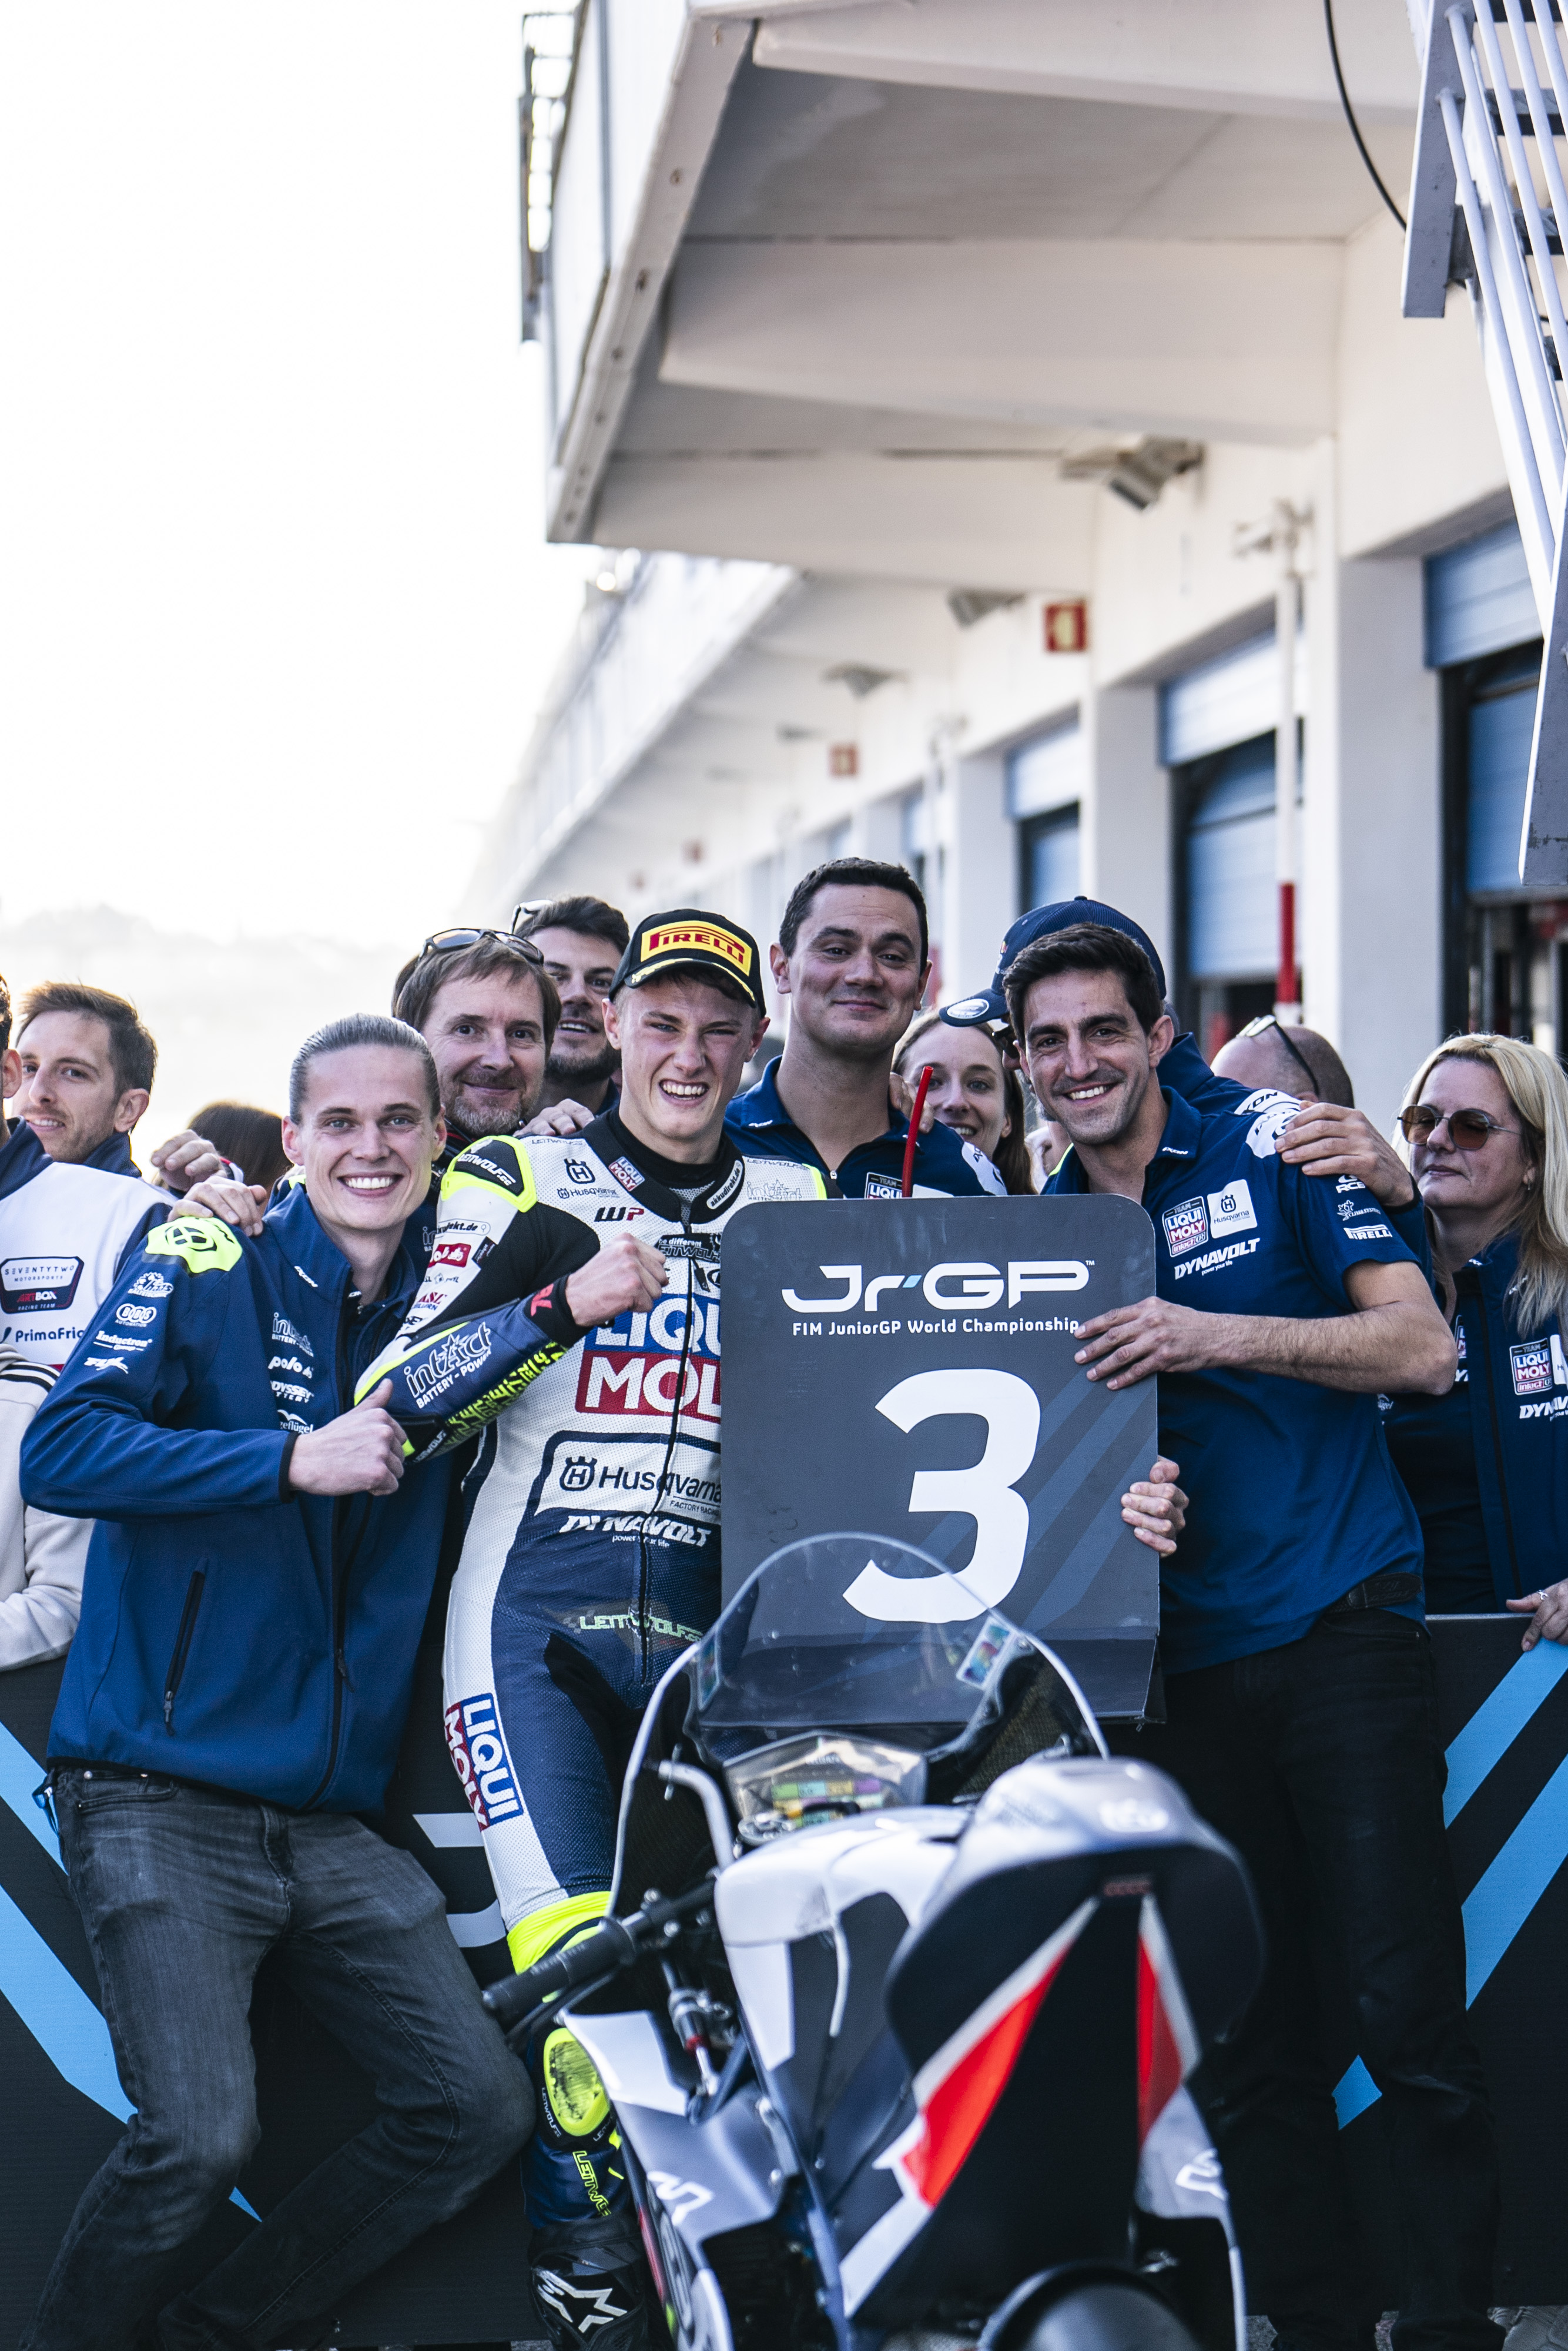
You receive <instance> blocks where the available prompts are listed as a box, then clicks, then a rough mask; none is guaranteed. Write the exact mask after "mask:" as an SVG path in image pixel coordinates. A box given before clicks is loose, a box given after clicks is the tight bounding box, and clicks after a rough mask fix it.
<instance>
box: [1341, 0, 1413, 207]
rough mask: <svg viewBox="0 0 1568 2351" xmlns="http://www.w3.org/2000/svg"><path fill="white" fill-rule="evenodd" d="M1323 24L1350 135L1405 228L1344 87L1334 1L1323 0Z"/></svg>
mask: <svg viewBox="0 0 1568 2351" xmlns="http://www.w3.org/2000/svg"><path fill="white" fill-rule="evenodd" d="M1323 23H1324V24H1325V25H1326V26H1328V36H1329V55H1330V57H1332V58H1333V78H1334V79H1335V81H1336V82H1337V83H1338V84H1339V102H1340V104H1341V105H1342V106H1343V109H1344V119H1345V120H1346V121H1347V122H1348V123H1349V125H1350V135H1351V137H1352V138H1353V139H1354V141H1355V144H1356V152H1357V153H1358V154H1359V155H1360V157H1361V160H1362V162H1364V164H1365V165H1366V168H1367V170H1368V171H1369V172H1371V174H1372V184H1373V186H1374V187H1375V189H1376V190H1377V193H1378V194H1379V195H1380V196H1381V197H1382V198H1383V201H1384V203H1385V204H1386V205H1387V206H1388V209H1389V211H1390V212H1391V213H1392V214H1393V215H1394V217H1395V219H1396V221H1397V222H1398V224H1399V225H1400V227H1401V228H1403V227H1404V226H1405V225H1406V224H1405V215H1404V214H1403V213H1402V212H1401V211H1400V209H1399V207H1398V205H1397V204H1396V203H1395V201H1394V199H1393V197H1392V196H1391V195H1390V194H1389V193H1388V191H1387V189H1386V188H1385V186H1384V184H1383V174H1382V172H1380V171H1379V170H1378V168H1377V166H1376V164H1375V162H1373V160H1372V157H1371V155H1370V153H1369V152H1368V151H1367V144H1366V141H1365V140H1364V138H1363V137H1362V135H1361V125H1360V123H1359V122H1358V121H1357V120H1356V119H1355V109H1354V106H1352V104H1351V102H1350V92H1349V90H1348V89H1346V88H1345V86H1344V68H1343V66H1342V65H1341V63H1340V61H1339V43H1338V41H1337V40H1336V39H1335V37H1334V28H1333V0H1323Z"/></svg>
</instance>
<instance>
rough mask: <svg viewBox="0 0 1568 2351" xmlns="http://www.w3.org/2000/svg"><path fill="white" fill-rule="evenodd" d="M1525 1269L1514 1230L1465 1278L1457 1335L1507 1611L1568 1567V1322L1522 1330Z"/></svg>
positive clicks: (1492, 1551)
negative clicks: (1519, 1315) (1520, 1275)
mask: <svg viewBox="0 0 1568 2351" xmlns="http://www.w3.org/2000/svg"><path fill="white" fill-rule="evenodd" d="M1518 1270H1519V1238H1518V1236H1517V1234H1512V1233H1505V1234H1504V1235H1503V1237H1502V1238H1501V1239H1500V1240H1495V1241H1493V1243H1492V1245H1491V1247H1490V1249H1487V1250H1486V1251H1485V1252H1484V1253H1483V1254H1482V1255H1481V1256H1480V1257H1476V1258H1471V1259H1470V1261H1469V1264H1468V1265H1462V1266H1461V1267H1460V1268H1459V1270H1458V1274H1457V1275H1456V1277H1455V1287H1456V1288H1457V1290H1458V1311H1457V1312H1456V1314H1455V1318H1454V1321H1455V1336H1456V1338H1457V1339H1458V1342H1459V1345H1460V1351H1461V1353H1462V1356H1463V1360H1464V1372H1468V1374H1469V1378H1468V1380H1466V1385H1467V1387H1468V1389H1469V1399H1470V1429H1471V1434H1472V1436H1473V1437H1474V1440H1475V1448H1476V1482H1477V1484H1478V1485H1479V1488H1480V1497H1481V1520H1482V1524H1483V1525H1484V1527H1485V1529H1486V1540H1487V1554H1488V1557H1489V1559H1490V1562H1491V1578H1492V1584H1493V1587H1494V1589H1495V1590H1496V1593H1497V1604H1498V1606H1499V1607H1501V1606H1502V1604H1503V1603H1504V1601H1505V1600H1521V1599H1522V1598H1523V1597H1524V1595H1525V1593H1527V1592H1538V1591H1539V1590H1540V1589H1541V1587H1542V1584H1546V1583H1556V1582H1557V1580H1558V1579H1559V1577H1560V1576H1562V1575H1563V1574H1564V1573H1568V1428H1565V1427H1564V1426H1563V1423H1564V1421H1565V1420H1568V1353H1565V1352H1564V1342H1563V1327H1562V1324H1561V1322H1559V1321H1552V1322H1548V1323H1546V1324H1545V1325H1544V1326H1543V1327H1542V1329H1541V1330H1540V1331H1538V1332H1535V1333H1533V1335H1532V1336H1531V1337H1530V1338H1528V1339H1521V1337H1520V1335H1519V1330H1518V1327H1517V1325H1516V1323H1515V1322H1514V1319H1513V1314H1512V1311H1511V1308H1510V1306H1509V1304H1508V1292H1509V1286H1510V1284H1511V1282H1512V1280H1513V1278H1514V1276H1515V1274H1516V1273H1517V1272H1518ZM1463 1375H1464V1374H1463V1373H1461V1377H1463ZM1414 1499H1415V1500H1416V1507H1417V1508H1419V1507H1420V1499H1421V1498H1420V1496H1419V1495H1418V1494H1417V1495H1416V1496H1415V1498H1414Z"/></svg>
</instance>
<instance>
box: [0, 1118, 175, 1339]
mask: <svg viewBox="0 0 1568 2351" xmlns="http://www.w3.org/2000/svg"><path fill="white" fill-rule="evenodd" d="M176 1205H177V1204H176V1202H175V1201H174V1199H173V1197H172V1194H170V1193H168V1192H159V1191H156V1190H154V1188H153V1186H152V1185H151V1184H143V1183H142V1182H141V1178H140V1177H139V1176H137V1175H135V1174H134V1172H133V1173H132V1175H131V1178H130V1179H129V1180H127V1178H126V1177H125V1176H124V1175H108V1174H106V1173H105V1171H104V1170H103V1169H102V1168H101V1167H78V1166H74V1165H67V1164H65V1163H62V1162H61V1161H59V1160H57V1159H51V1158H50V1157H49V1155H48V1153H47V1151H46V1150H45V1149H44V1146H43V1144H41V1143H40V1142H39V1141H38V1138H37V1135H36V1134H34V1133H33V1130H32V1128H31V1127H30V1126H27V1125H26V1124H25V1123H22V1122H20V1121H18V1123H16V1125H14V1126H13V1127H12V1129H11V1134H10V1140H9V1141H8V1142H7V1143H5V1144H4V1145H3V1146H0V1346H4V1347H11V1348H14V1349H15V1351H16V1353H17V1354H19V1355H26V1357H27V1359H28V1361H29V1362H30V1363H35V1364H51V1365H52V1366H53V1368H54V1369H55V1370H56V1371H58V1370H59V1368H60V1366H61V1364H63V1363H64V1362H65V1360H66V1357H67V1356H68V1354H70V1353H71V1352H72V1350H73V1349H74V1348H75V1347H76V1345H77V1344H78V1342H79V1341H80V1340H82V1339H85V1338H86V1337H87V1335H88V1333H89V1332H96V1331H97V1329H98V1322H99V1307H100V1306H101V1305H102V1303H103V1301H104V1300H105V1299H106V1298H107V1297H108V1295H109V1293H110V1290H112V1289H113V1287H114V1281H115V1274H116V1270H117V1269H118V1267H119V1265H120V1260H121V1259H122V1258H123V1257H124V1256H125V1255H126V1254H127V1252H128V1251H129V1250H130V1249H131V1246H132V1244H133V1243H134V1242H136V1241H139V1240H140V1239H141V1236H142V1234H143V1233H145V1232H146V1231H147V1229H148V1228H149V1227H150V1226H152V1225H161V1224H162V1222H163V1219H164V1217H166V1216H167V1215H168V1214H169V1211H170V1209H171V1207H174V1206H176ZM103 1346H104V1349H105V1352H106V1353H112V1352H114V1349H113V1343H111V1342H110V1340H107V1339H106V1340H104V1341H103Z"/></svg>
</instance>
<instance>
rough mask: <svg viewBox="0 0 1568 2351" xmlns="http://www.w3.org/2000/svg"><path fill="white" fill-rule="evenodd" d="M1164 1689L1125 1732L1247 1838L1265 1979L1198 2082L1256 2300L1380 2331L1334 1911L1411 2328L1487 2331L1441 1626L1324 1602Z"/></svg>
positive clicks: (1404, 2333) (1347, 2327)
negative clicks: (1324, 1977)
mask: <svg viewBox="0 0 1568 2351" xmlns="http://www.w3.org/2000/svg"><path fill="white" fill-rule="evenodd" d="M1166 1708H1167V1710H1168V1717H1169V1719H1168V1721H1167V1723H1166V1726H1165V1727H1164V1728H1162V1729H1153V1728H1151V1729H1148V1730H1145V1732H1144V1733H1142V1734H1141V1735H1140V1736H1139V1738H1138V1740H1137V1741H1136V1744H1135V1746H1134V1747H1131V1748H1129V1749H1128V1750H1127V1751H1130V1752H1134V1753H1136V1754H1137V1755H1139V1756H1140V1757H1141V1758H1143V1759H1144V1760H1145V1761H1147V1762H1151V1763H1157V1764H1159V1765H1160V1766H1161V1768H1162V1769H1163V1770H1165V1771H1169V1772H1170V1773H1171V1775H1172V1777H1173V1778H1174V1779H1176V1780H1177V1781H1178V1782H1180V1783H1181V1785H1182V1787H1183V1788H1185V1789H1186V1792H1187V1794H1188V1795H1189V1796H1190V1797H1191V1799H1192V1801H1193V1802H1194V1804H1195V1805H1196V1806H1197V1810H1198V1811H1199V1812H1200V1813H1202V1814H1203V1816H1204V1818H1205V1819H1206V1820H1208V1821H1210V1822H1212V1823H1213V1824H1214V1826H1215V1827H1216V1828H1217V1829H1218V1831H1219V1832H1220V1834H1221V1835H1222V1836H1225V1837H1228V1839H1229V1841H1230V1843H1231V1844H1234V1845H1235V1846H1236V1847H1237V1848H1238V1850H1239V1852H1240V1854H1241V1855H1242V1856H1243V1858H1244V1859H1245V1861H1246V1863H1247V1865H1248V1867H1249V1870H1250V1871H1251V1874H1252V1882H1253V1885H1254V1887H1255V1888H1256V1891H1257V1895H1258V1900H1259V1905H1260V1909H1261V1911H1262V1916H1263V1924H1264V1929H1265V1933H1266V1936H1267V1939H1268V1949H1269V1960H1268V1966H1267V1970H1266V1971H1265V1975H1264V1979H1263V1983H1262V1986H1261V1988H1260V1991H1259V1993H1258V1996H1257V1998H1256V1999H1255V2001H1253V2004H1252V2006H1251V2008H1250V2009H1249V2011H1248V2013H1247V2015H1246V2017H1245V2018H1244V2020H1243V2022H1242V2023H1241V2025H1240V2028H1239V2031H1238V2032H1236V2033H1235V2035H1234V2036H1233V2037H1232V2039H1231V2040H1230V2041H1229V2043H1228V2044H1227V2045H1226V2046H1224V2047H1222V2048H1220V2049H1218V2050H1216V2051H1215V2052H1214V2053H1212V2054H1211V2055H1210V2057H1209V2058H1208V2060H1207V2062H1206V2064H1205V2065H1204V2067H1203V2069H1202V2071H1201V2073H1200V2074H1199V2075H1198V2076H1197V2078H1196V2079H1195V2081H1194V2085H1193V2087H1194V2089H1195V2091H1196V2093H1197V2095H1198V2098H1199V2102H1200V2104H1201V2105H1203V2108H1204V2111H1205V2113H1206V2115H1207V2120H1208V2124H1209V2127H1210V2129H1211V2131H1212V2132H1213V2135H1214V2140H1215V2144H1216V2146H1217V2147H1218V2150H1219V2154H1220V2158H1221V2159H1222V2161H1223V2163H1224V2165H1225V2172H1226V2179H1227V2180H1228V2185H1229V2189H1230V2196H1231V2200H1232V2205H1233V2208H1234V2211H1235V2217H1236V2227H1237V2233H1238V2235H1239V2239H1240V2241H1241V2252H1242V2258H1243V2261H1244V2262H1245V2264H1246V2271H1247V2283H1248V2299H1249V2304H1250V2305H1251V2307H1252V2308H1253V2309H1254V2310H1256V2311H1267V2313H1268V2314H1269V2315H1270V2318H1271V2319H1272V2320H1273V2322H1274V2324H1275V2325H1276V2327H1277V2328H1278V2329H1279V2331H1280V2334H1281V2336H1282V2337H1283V2338H1284V2341H1285V2343H1286V2345H1289V2346H1312V2351H1330V2346H1333V2351H1343V2346H1350V2345H1353V2344H1354V2345H1356V2346H1369V2345H1370V2343H1371V2340H1372V2325H1373V2321H1374V2318H1375V2314H1376V2308H1377V2304H1376V2298H1375V2294H1374V2293H1373V2290H1372V2287H1371V2284H1370V2282H1369V2281H1368V2280H1367V2278H1366V2277H1365V2275H1364V2264H1363V2262H1362V2260H1361V2258H1360V2257H1359V2254H1358V2253H1357V2252H1355V2251H1354V2248H1356V2246H1357V2243H1358V2231H1357V2229H1356V2226H1355V2221H1354V2215H1353V2212H1352V2209H1351V2203H1350V2194H1349V2185H1348V2181H1347V2179H1346V2175H1345V2171H1344V2167H1343V2158H1342V2157H1341V2154H1340V2148H1339V2131H1338V2126H1337V2118H1336V2116H1335V2113H1334V2106H1333V2084H1332V2083H1331V2081H1330V2079H1329V2074H1328V2067H1327V2064H1326V2060H1325V2056H1324V2053H1323V2049H1322V2035H1321V2031H1320V2022H1319V2003H1318V1995H1317V1987H1316V1982H1315V1980H1314V1972H1313V1966H1312V1936H1313V1932H1314V1930H1317V1931H1319V1932H1323V1931H1326V1934H1327V1937H1328V1938H1329V1940H1330V1942H1331V1943H1332V1945H1333V1947H1334V1948H1335V1949H1336V1950H1337V1953H1338V1957H1339V1959H1340V1962H1341V1965H1342V1967H1343V1975H1344V1979H1345V1981H1346V1983H1347V1985H1348V1988H1349V1991H1350V1994H1351V1999H1352V2001H1353V2005H1354V2022H1355V2027H1356V2034H1357V2046H1358V2050H1359V2053H1360V2055H1361V2056H1362V2058H1363V2059H1364V2061H1365V2064H1366V2066H1367V2070H1368V2071H1369V2073H1370V2074H1371V2075H1372V2078H1373V2080H1374V2081H1375V2083H1376V2085H1377V2086H1378V2088H1379V2090H1380V2091H1381V2092H1382V2094H1383V2095H1382V2099H1381V2102H1380V2112H1381V2116H1382V2123H1383V2128H1384V2130H1385V2134H1386V2140H1387V2148H1388V2162H1389V2173H1390V2178H1391V2181H1392V2188H1393V2193H1394V2196H1395V2198H1396V2204H1397V2210H1398V2214H1399V2220H1400V2224H1401V2236H1402V2244H1403V2254H1404V2271H1405V2276H1404V2285H1403V2292H1402V2295H1401V2308H1400V2313H1399V2318H1398V2322H1397V2324H1396V2327H1395V2331H1394V2341H1395V2344H1396V2346H1398V2351H1494V2346H1496V2345H1497V2344H1499V2343H1500V2340H1501V2335H1500V2330H1499V2329H1498V2328H1497V2327H1496V2326H1494V2325H1492V2323H1491V2321H1490V2318H1489V2317H1488V2315H1487V2305H1488V2304H1489V2303H1490V2299H1491V2271H1492V2256H1493V2250H1494V2246H1495V2242H1496V2237H1497V2223H1498V2173H1497V2153H1496V2148H1495V2146H1494V2143H1493V2138H1492V2126H1491V2114H1490V2106H1489V2104H1488V2100H1487V2094H1486V2085H1485V2083H1484V2081H1483V2079H1482V2075H1481V2069H1480V2061H1479V2057H1478V2056H1477V2054H1476V2050H1475V2047H1474V2044H1473V2043H1472V2042H1471V2039H1470V2034H1469V2025H1468V2024H1467V2022H1466V2019H1465V1952H1464V1927H1463V1922H1462V1919H1461V1917H1460V1911H1459V1903H1458V1894H1457V1893H1456V1890H1455V1886H1454V1880H1453V1873H1452V1869H1451V1867H1450V1865H1449V1860H1448V1842H1447V1837H1446V1834H1445V1832H1444V1827H1443V1812H1442V1791H1443V1783H1444V1780H1445V1777H1446V1772H1445V1767H1444V1762H1443V1755H1442V1750H1441V1748H1440V1747H1439V1745H1438V1743H1437V1708H1436V1701H1435V1698H1434V1691H1433V1679H1432V1653H1431V1644H1430V1642H1429V1641H1428V1639H1427V1634H1426V1631H1425V1629H1424V1628H1423V1627H1422V1626H1420V1625H1416V1624H1414V1623H1412V1622H1411V1621H1410V1620H1409V1619H1408V1618H1406V1617H1403V1616H1396V1615H1392V1614H1389V1613H1388V1612H1387V1611H1385V1610H1383V1609H1369V1610H1366V1611H1364V1612H1357V1613H1355V1614H1343V1615H1340V1616H1329V1617H1324V1618H1322V1619H1321V1620H1320V1621H1319V1623H1318V1624H1317V1625H1315V1626H1314V1628H1313V1630H1312V1632H1311V1633H1309V1634H1308V1635H1307V1636H1306V1638H1305V1639H1304V1640H1301V1641H1292V1642H1291V1643H1289V1644H1288V1645H1287V1646H1284V1647H1282V1648H1277V1649H1265V1650H1263V1651H1261V1652H1260V1654H1259V1655H1258V1656H1250V1657H1240V1658H1237V1659H1235V1660H1233V1661H1232V1662H1231V1663H1229V1664H1227V1665H1223V1666H1210V1667H1205V1668H1203V1669H1202V1670H1201V1671H1199V1672H1197V1673H1186V1674H1174V1675H1171V1676H1168V1677H1167V1678H1166Z"/></svg>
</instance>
